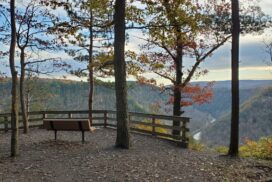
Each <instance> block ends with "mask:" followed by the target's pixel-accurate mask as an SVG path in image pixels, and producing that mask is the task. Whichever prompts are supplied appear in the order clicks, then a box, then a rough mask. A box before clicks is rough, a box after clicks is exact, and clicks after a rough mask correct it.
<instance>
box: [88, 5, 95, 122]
mask: <svg viewBox="0 0 272 182" xmlns="http://www.w3.org/2000/svg"><path fill="white" fill-rule="evenodd" d="M90 11H91V17H90V27H89V32H90V46H89V66H88V69H89V119H90V122H91V125H92V112H93V94H94V78H93V67H92V63H93V13H92V10H90Z"/></svg>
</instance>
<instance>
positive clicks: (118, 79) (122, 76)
mask: <svg viewBox="0 0 272 182" xmlns="http://www.w3.org/2000/svg"><path fill="white" fill-rule="evenodd" d="M125 7H126V1H125V0H116V2H115V7H114V9H115V14H114V35H115V37H114V76H115V94H116V111H117V114H116V115H117V116H116V118H117V137H116V143H115V145H116V147H120V148H125V149H129V147H130V134H129V121H128V106H127V85H126V63H125Z"/></svg>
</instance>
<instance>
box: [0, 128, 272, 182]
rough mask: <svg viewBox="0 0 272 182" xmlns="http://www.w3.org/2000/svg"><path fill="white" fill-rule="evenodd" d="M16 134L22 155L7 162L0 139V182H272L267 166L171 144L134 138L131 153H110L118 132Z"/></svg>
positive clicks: (3, 137)
mask: <svg viewBox="0 0 272 182" xmlns="http://www.w3.org/2000/svg"><path fill="white" fill-rule="evenodd" d="M53 135H54V134H53V132H50V131H46V130H43V129H38V128H34V129H31V130H30V133H29V134H28V135H23V134H21V133H20V144H19V145H20V149H21V154H20V156H19V157H18V158H16V159H15V160H14V159H11V158H9V157H8V156H9V146H10V144H9V141H10V140H9V138H10V132H9V133H7V134H4V133H2V132H1V133H0V169H1V171H0V180H1V181H139V180H144V181H158V180H159V181H183V180H184V181H270V180H272V173H271V171H272V163H271V161H263V160H255V159H239V158H234V159H232V158H229V157H225V156H219V154H217V153H213V152H196V151H192V150H188V149H182V148H180V147H178V146H176V145H175V144H174V143H171V142H169V141H165V140H161V139H158V138H153V137H150V136H145V135H141V134H132V135H131V140H132V142H131V143H132V148H131V149H130V150H122V149H116V148H114V140H115V137H116V136H115V135H116V131H115V130H113V129H96V130H95V131H94V132H92V133H86V135H85V140H86V143H85V144H81V143H80V141H79V140H80V133H79V132H65V131H63V132H60V133H59V135H58V140H57V141H54V140H53Z"/></svg>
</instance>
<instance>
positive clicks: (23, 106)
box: [20, 48, 29, 134]
mask: <svg viewBox="0 0 272 182" xmlns="http://www.w3.org/2000/svg"><path fill="white" fill-rule="evenodd" d="M20 63H21V75H20V103H21V111H22V117H23V125H24V133H25V134H26V133H28V130H29V124H28V114H27V110H26V103H25V94H24V80H25V50H24V48H23V49H21V54H20Z"/></svg>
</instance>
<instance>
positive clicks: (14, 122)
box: [9, 0, 19, 157]
mask: <svg viewBox="0 0 272 182" xmlns="http://www.w3.org/2000/svg"><path fill="white" fill-rule="evenodd" d="M10 24H11V42H10V49H9V65H10V72H11V76H12V88H11V97H12V98H11V157H15V156H17V155H18V153H19V149H18V110H17V71H16V69H15V63H14V57H15V45H16V24H15V0H10Z"/></svg>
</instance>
